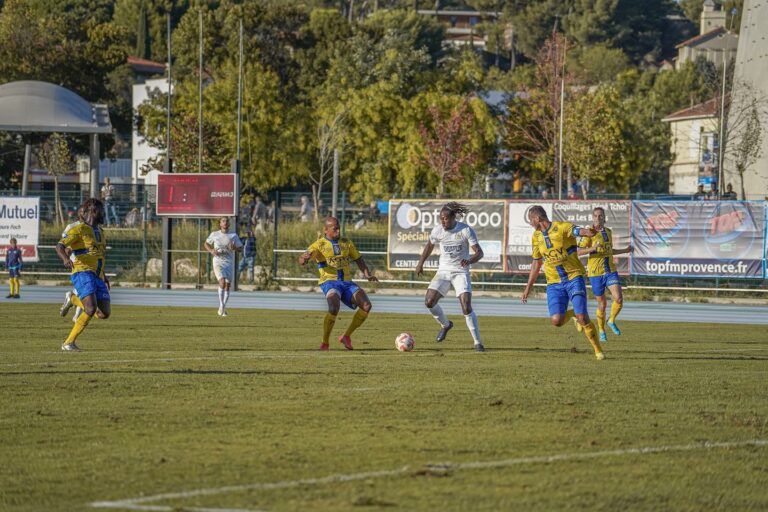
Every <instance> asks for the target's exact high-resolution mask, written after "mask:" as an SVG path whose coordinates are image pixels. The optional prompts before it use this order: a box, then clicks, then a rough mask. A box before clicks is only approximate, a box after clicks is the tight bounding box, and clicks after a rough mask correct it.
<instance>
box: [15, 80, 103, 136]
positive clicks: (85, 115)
mask: <svg viewBox="0 0 768 512" xmlns="http://www.w3.org/2000/svg"><path fill="white" fill-rule="evenodd" d="M0 131H8V132H62V133H112V123H111V122H110V120H109V111H108V109H107V106H106V105H99V104H93V103H89V102H87V101H86V100H84V99H83V98H81V97H80V96H78V95H77V94H76V93H74V92H72V91H70V90H69V89H65V88H64V87H61V86H58V85H54V84H51V83H48V82H38V81H32V80H28V81H20V82H10V83H7V84H3V85H0Z"/></svg>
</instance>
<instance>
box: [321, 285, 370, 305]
mask: <svg viewBox="0 0 768 512" xmlns="http://www.w3.org/2000/svg"><path fill="white" fill-rule="evenodd" d="M320 289H321V290H323V293H324V294H325V296H326V297H327V296H328V294H329V292H330V291H331V290H335V293H338V294H339V297H341V302H343V303H344V304H345V305H346V306H347V307H348V308H350V309H355V308H357V305H356V304H355V303H354V302H352V296H353V295H354V294H355V293H356V292H357V290H359V289H360V287H359V286H357V285H356V284H355V283H353V282H352V281H326V282H324V283H323V284H321V285H320Z"/></svg>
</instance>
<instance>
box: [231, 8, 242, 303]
mask: <svg viewBox="0 0 768 512" xmlns="http://www.w3.org/2000/svg"><path fill="white" fill-rule="evenodd" d="M238 59H239V61H238V69H237V149H236V152H235V159H234V160H232V172H233V173H234V174H235V222H234V223H233V224H234V226H235V233H236V234H237V232H238V223H237V220H238V216H239V214H240V133H241V131H242V130H241V127H242V124H243V18H242V17H241V18H240V48H239V55H238ZM238 236H240V235H239V234H238ZM243 258H245V254H243ZM239 269H240V266H239V264H238V255H237V251H235V272H234V274H235V275H234V276H233V278H232V289H233V290H235V291H237V285H238V282H239V281H240V270H239Z"/></svg>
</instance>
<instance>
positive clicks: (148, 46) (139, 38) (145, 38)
mask: <svg viewBox="0 0 768 512" xmlns="http://www.w3.org/2000/svg"><path fill="white" fill-rule="evenodd" d="M136 56H137V57H140V58H142V59H148V58H150V57H151V56H152V42H151V40H150V39H149V32H148V31H147V8H146V6H145V5H144V2H142V3H141V9H140V10H139V28H138V29H137V30H136Z"/></svg>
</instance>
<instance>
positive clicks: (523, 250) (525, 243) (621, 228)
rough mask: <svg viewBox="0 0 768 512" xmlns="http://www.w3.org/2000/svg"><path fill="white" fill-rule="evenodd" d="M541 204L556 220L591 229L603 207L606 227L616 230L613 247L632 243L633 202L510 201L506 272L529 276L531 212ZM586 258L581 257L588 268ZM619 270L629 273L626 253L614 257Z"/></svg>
mask: <svg viewBox="0 0 768 512" xmlns="http://www.w3.org/2000/svg"><path fill="white" fill-rule="evenodd" d="M534 205H541V206H542V207H544V210H545V211H546V212H547V216H548V217H549V219H550V220H553V221H562V222H570V223H571V224H574V225H576V226H582V227H585V226H591V225H592V212H593V211H594V209H595V208H597V207H601V208H603V209H604V210H605V225H606V226H607V227H609V228H611V230H612V231H613V248H614V249H623V248H625V247H627V246H628V245H629V243H630V238H631V237H630V219H631V209H632V208H631V207H632V203H631V202H630V201H609V200H595V201H509V202H508V203H507V238H506V243H505V247H506V264H507V266H506V271H507V272H511V273H528V272H530V270H531V261H532V259H531V252H532V250H531V238H532V237H533V228H532V227H531V225H530V224H528V210H529V209H530V208H531V206H534ZM586 261H587V257H586V256H584V257H583V258H582V262H584V263H585V265H586ZM614 261H615V262H616V270H617V271H618V272H619V273H620V274H628V273H629V257H628V255H627V254H621V255H618V256H614Z"/></svg>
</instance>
